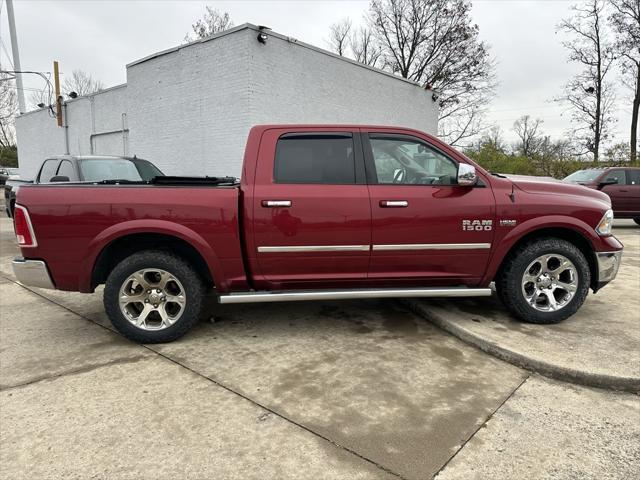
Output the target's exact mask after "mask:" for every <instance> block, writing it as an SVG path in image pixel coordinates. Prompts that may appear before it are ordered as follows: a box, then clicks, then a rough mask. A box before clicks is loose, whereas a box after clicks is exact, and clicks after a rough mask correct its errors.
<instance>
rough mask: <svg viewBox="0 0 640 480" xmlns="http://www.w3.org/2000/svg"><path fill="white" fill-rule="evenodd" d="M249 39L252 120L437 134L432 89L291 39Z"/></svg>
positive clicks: (254, 122)
mask: <svg viewBox="0 0 640 480" xmlns="http://www.w3.org/2000/svg"><path fill="white" fill-rule="evenodd" d="M251 40H252V41H250V42H249V55H250V62H251V63H250V68H251V79H252V83H251V104H250V109H251V122H252V123H253V124H264V123H352V124H368V125H393V126H404V127H411V128H416V129H418V130H422V131H426V132H428V133H434V134H435V133H436V131H437V123H438V111H437V107H436V104H435V102H433V100H432V99H431V96H432V92H430V91H427V90H425V89H424V88H421V87H419V86H418V85H416V84H414V83H411V82H407V81H404V80H402V79H399V78H398V77H395V76H392V75H388V74H386V73H383V72H380V71H378V70H374V69H371V68H368V67H365V66H363V65H361V64H358V63H356V62H350V61H347V60H345V59H344V58H342V57H339V56H337V55H333V54H331V53H329V52H326V51H323V50H320V49H317V48H315V47H312V46H309V45H305V44H302V43H299V42H295V41H292V40H289V39H287V38H286V37H283V36H281V35H278V34H273V35H270V36H269V39H268V40H267V43H266V45H262V44H260V43H258V42H257V41H256V40H255V33H254V35H253V38H252V39H251Z"/></svg>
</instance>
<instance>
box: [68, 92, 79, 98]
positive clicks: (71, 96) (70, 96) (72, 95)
mask: <svg viewBox="0 0 640 480" xmlns="http://www.w3.org/2000/svg"><path fill="white" fill-rule="evenodd" d="M69 98H78V94H77V93H76V92H69Z"/></svg>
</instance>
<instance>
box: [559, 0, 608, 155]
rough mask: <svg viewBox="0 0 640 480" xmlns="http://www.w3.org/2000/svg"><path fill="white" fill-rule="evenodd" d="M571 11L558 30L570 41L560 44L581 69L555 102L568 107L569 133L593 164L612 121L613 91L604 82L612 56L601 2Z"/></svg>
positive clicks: (600, 0)
mask: <svg viewBox="0 0 640 480" xmlns="http://www.w3.org/2000/svg"><path fill="white" fill-rule="evenodd" d="M571 8H572V11H573V15H572V16H571V17H570V18H567V19H565V20H563V21H562V22H561V23H560V25H559V28H560V30H562V31H564V32H566V33H568V34H570V35H571V37H572V38H571V40H569V41H566V42H563V45H564V47H565V48H566V49H567V50H569V60H570V61H572V62H575V63H578V64H579V65H581V66H582V67H583V69H582V71H581V72H580V73H578V74H577V75H576V76H575V77H573V79H571V80H570V81H569V82H568V83H567V84H566V85H565V87H564V93H563V95H562V96H561V97H559V98H557V99H556V100H558V101H561V102H563V103H565V104H568V105H569V107H570V110H571V115H572V121H573V123H574V131H573V133H574V135H575V136H576V138H577V140H578V141H579V143H580V144H581V145H582V147H583V148H584V149H586V152H585V153H591V154H592V155H593V160H594V162H597V161H598V159H599V157H600V147H601V144H602V143H603V142H605V141H606V140H607V139H608V137H609V133H610V130H611V126H612V124H613V123H614V121H615V119H614V117H613V115H612V110H613V102H614V98H613V89H612V87H611V84H610V83H609V82H608V81H607V80H608V79H607V74H608V73H609V71H610V70H611V67H612V66H613V64H614V60H615V54H614V50H613V48H612V45H611V44H610V43H609V40H608V38H607V34H606V29H605V25H604V18H605V17H604V2H603V0H587V1H586V2H585V3H584V4H580V5H574V6H573V7H571Z"/></svg>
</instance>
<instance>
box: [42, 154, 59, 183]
mask: <svg viewBox="0 0 640 480" xmlns="http://www.w3.org/2000/svg"><path fill="white" fill-rule="evenodd" d="M59 162H60V160H57V159H50V160H47V161H45V162H44V164H43V165H42V169H41V170H40V176H39V177H38V182H41V183H46V182H50V181H51V178H53V177H55V175H56V170H58V163H59Z"/></svg>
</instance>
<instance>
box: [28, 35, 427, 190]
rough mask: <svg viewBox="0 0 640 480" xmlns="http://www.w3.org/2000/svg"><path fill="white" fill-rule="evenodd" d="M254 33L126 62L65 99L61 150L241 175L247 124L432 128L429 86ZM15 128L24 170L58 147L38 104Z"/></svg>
mask: <svg viewBox="0 0 640 480" xmlns="http://www.w3.org/2000/svg"><path fill="white" fill-rule="evenodd" d="M257 34H258V30H257V28H256V27H254V26H247V25H244V26H240V27H236V28H235V29H232V30H230V31H227V32H223V33H221V34H219V35H217V36H214V37H210V38H209V39H206V40H202V41H199V42H195V43H193V44H190V45H182V46H180V47H176V48H174V49H171V50H169V51H166V52H159V53H157V54H155V55H152V56H150V57H147V58H145V59H141V60H139V61H137V62H134V63H132V64H130V65H128V66H127V84H126V86H120V87H114V88H112V89H109V90H106V91H103V92H101V93H99V94H96V95H94V96H91V97H83V98H79V99H76V100H74V101H70V102H69V103H68V107H67V108H68V124H69V132H68V133H69V151H70V153H71V154H76V155H77V154H81V155H88V154H91V153H93V154H113V155H122V154H123V152H126V154H128V155H134V154H135V155H137V156H138V157H140V158H146V159H148V160H151V161H152V162H154V163H155V164H157V165H158V167H160V169H161V170H163V171H164V172H165V173H167V174H173V175H213V176H216V175H217V176H221V175H234V176H240V171H241V165H242V154H243V151H244V145H245V142H246V136H247V133H248V131H249V129H250V128H251V126H253V125H256V124H264V123H354V124H382V125H397V126H406V127H413V128H417V129H419V130H423V131H426V132H429V133H435V132H436V131H437V114H438V112H437V107H436V106H435V103H434V102H433V101H432V100H431V92H430V91H427V90H424V89H423V88H421V87H419V86H418V85H415V84H413V83H411V82H407V81H405V80H402V79H399V78H397V77H394V76H392V75H389V74H387V73H383V72H380V71H377V70H373V69H370V68H368V67H364V66H362V65H359V64H356V63H355V62H351V61H348V60H346V59H344V58H342V57H337V56H336V55H333V54H331V53H329V52H325V51H322V50H320V49H317V48H315V47H312V46H309V45H305V44H302V43H299V42H296V41H294V40H291V39H288V38H287V37H284V36H282V35H279V34H276V33H272V32H269V38H268V40H267V43H266V45H263V44H261V43H259V42H258V41H257V39H256V36H257ZM123 114H126V115H125V116H124V118H123ZM123 126H124V127H123ZM123 130H124V131H123ZM17 132H18V155H19V159H20V167H21V173H22V175H23V176H24V177H25V178H31V177H33V176H34V175H35V172H36V171H37V168H38V167H39V165H40V163H41V162H42V160H43V159H44V158H45V157H46V156H48V155H52V154H62V153H64V129H63V128H59V127H57V126H56V124H55V120H54V119H51V118H50V117H49V116H48V115H47V113H46V112H45V111H39V112H33V113H28V114H25V115H23V116H21V117H19V118H18V121H17Z"/></svg>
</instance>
